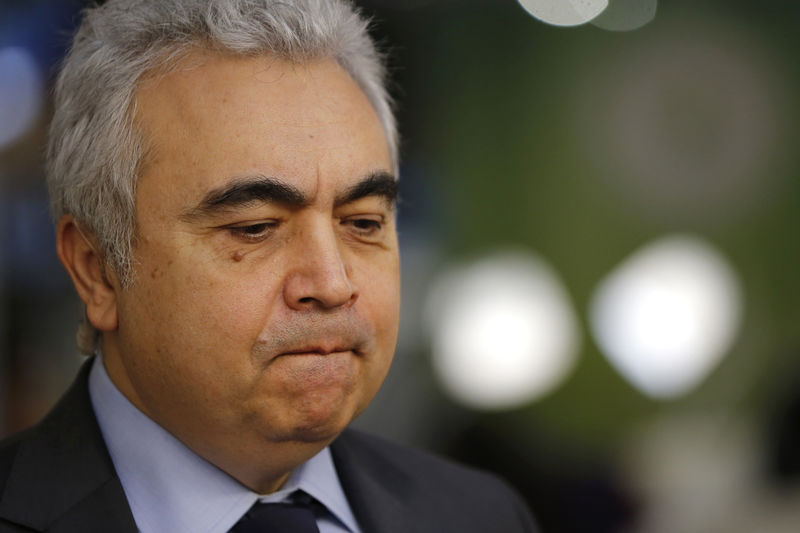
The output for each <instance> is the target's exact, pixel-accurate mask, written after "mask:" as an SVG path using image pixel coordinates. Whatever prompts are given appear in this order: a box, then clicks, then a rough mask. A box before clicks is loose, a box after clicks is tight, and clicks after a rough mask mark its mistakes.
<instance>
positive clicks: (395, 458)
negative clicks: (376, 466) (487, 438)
mask: <svg viewBox="0 0 800 533" xmlns="http://www.w3.org/2000/svg"><path fill="white" fill-rule="evenodd" d="M343 438H345V439H346V440H347V445H348V446H351V447H352V448H353V449H354V450H357V451H358V454H359V456H360V457H361V458H362V459H363V460H372V461H379V462H381V463H384V465H383V466H384V467H385V468H387V467H394V468H397V469H399V470H403V471H405V472H406V473H408V474H417V473H419V474H424V475H425V477H426V478H428V479H429V481H432V482H438V483H443V484H457V485H462V484H464V483H466V484H467V485H468V486H469V485H471V484H479V485H482V484H484V483H488V484H490V485H495V484H500V485H503V486H506V483H505V481H503V480H501V479H500V478H499V477H498V476H496V475H494V474H491V473H489V472H486V471H483V470H480V469H477V468H473V467H470V466H466V465H462V464H460V463H457V462H455V461H453V460H451V459H448V458H445V457H441V456H439V455H436V454H434V453H431V452H429V451H426V450H422V449H419V448H414V447H411V446H406V445H403V444H399V443H396V442H392V441H389V440H386V439H384V438H382V437H378V436H376V435H371V434H369V433H364V432H362V431H358V430H349V431H348V432H346V433H345V434H344V435H343Z"/></svg>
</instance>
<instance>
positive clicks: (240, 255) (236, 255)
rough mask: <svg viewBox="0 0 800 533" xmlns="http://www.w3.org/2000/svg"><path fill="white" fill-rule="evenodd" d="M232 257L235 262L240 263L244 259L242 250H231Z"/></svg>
mask: <svg viewBox="0 0 800 533" xmlns="http://www.w3.org/2000/svg"><path fill="white" fill-rule="evenodd" d="M232 259H233V260H234V261H236V262H237V263H240V262H241V261H242V259H244V252H243V251H241V250H236V251H235V252H233V256H232Z"/></svg>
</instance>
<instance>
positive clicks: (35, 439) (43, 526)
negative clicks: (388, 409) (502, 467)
mask: <svg viewBox="0 0 800 533" xmlns="http://www.w3.org/2000/svg"><path fill="white" fill-rule="evenodd" d="M89 366H90V365H89V364H86V365H84V367H83V369H82V370H81V372H80V374H79V375H78V378H77V379H76V381H75V383H74V384H73V385H72V387H71V388H70V390H69V391H67V393H66V394H65V395H64V397H63V398H62V399H61V401H60V402H59V403H58V404H57V405H56V407H55V408H54V409H53V410H52V411H51V412H50V414H48V415H47V416H46V417H45V419H44V420H43V421H42V422H41V423H40V424H39V425H37V426H36V427H34V428H32V429H30V430H27V431H25V432H22V433H20V434H17V435H15V436H13V437H11V438H10V439H7V440H5V441H3V442H2V443H0V533H10V532H15V533H17V532H24V531H49V532H53V533H94V532H98V533H99V532H110V533H128V532H131V533H135V532H136V524H135V523H134V520H133V515H132V514H131V511H130V508H129V507H128V502H127V500H126V499H125V493H124V492H123V490H122V485H121V483H120V480H119V478H118V477H117V474H116V472H115V470H114V465H113V463H112V461H111V457H110V456H109V454H108V450H107V449H106V446H105V443H104V441H103V438H102V435H101V433H100V428H99V426H98V424H97V421H96V419H95V417H94V411H93V409H92V405H91V400H90V399H89V391H88V374H89ZM331 452H332V455H333V459H334V463H335V465H336V470H337V472H338V474H339V477H340V480H341V483H342V486H343V487H344V490H345V493H346V495H347V498H348V501H349V502H350V505H351V507H352V509H353V512H354V513H355V515H356V519H357V520H358V523H359V524H360V525H361V528H362V530H363V531H364V533H415V532H419V533H422V532H431V533H433V532H436V533H449V532H454V533H455V532H458V533H469V532H475V533H479V532H481V533H482V532H502V533H516V532H532V531H535V528H534V526H533V522H532V519H531V518H530V515H529V514H528V511H527V510H526V508H525V507H524V505H522V503H521V502H520V500H519V498H518V497H517V496H516V495H515V494H514V493H513V491H511V490H510V489H509V488H508V487H507V486H506V485H505V484H504V483H503V482H501V481H499V480H498V479H497V478H495V477H493V476H491V475H488V474H485V473H482V472H478V471H474V470H469V469H466V468H464V467H461V466H457V465H455V464H453V463H450V462H447V461H445V460H442V459H438V458H435V457H433V456H431V455H428V454H426V453H423V452H420V451H415V450H412V449H409V448H405V447H402V446H398V445H395V444H392V443H389V442H386V441H383V440H381V439H378V438H375V437H372V436H368V435H366V434H364V433H361V432H357V431H354V430H346V431H345V432H344V433H343V434H342V435H341V436H340V437H339V438H338V439H337V440H336V441H335V442H334V443H333V444H332V445H331Z"/></svg>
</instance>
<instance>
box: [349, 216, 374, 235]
mask: <svg viewBox="0 0 800 533" xmlns="http://www.w3.org/2000/svg"><path fill="white" fill-rule="evenodd" d="M342 224H344V225H346V226H349V227H350V228H351V229H352V231H353V232H354V233H355V234H356V235H359V236H362V237H371V236H375V235H377V234H379V233H380V232H381V230H382V229H383V218H382V217H377V216H376V217H354V218H347V219H344V220H342Z"/></svg>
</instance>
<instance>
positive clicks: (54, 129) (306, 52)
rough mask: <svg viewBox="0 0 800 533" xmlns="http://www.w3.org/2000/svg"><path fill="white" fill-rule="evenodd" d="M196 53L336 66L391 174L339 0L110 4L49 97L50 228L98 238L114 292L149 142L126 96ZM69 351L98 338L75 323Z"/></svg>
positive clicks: (351, 23)
mask: <svg viewBox="0 0 800 533" xmlns="http://www.w3.org/2000/svg"><path fill="white" fill-rule="evenodd" d="M197 47H202V48H205V49H210V50H214V51H219V52H220V53H226V54H235V55H245V56H253V55H261V54H272V55H275V56H277V57H279V58H282V59H285V60H289V61H292V62H297V63H303V62H307V61H310V60H314V59H321V58H333V59H335V60H336V61H337V62H338V63H339V64H340V65H341V66H342V68H344V69H345V70H346V71H347V72H348V73H349V74H350V76H352V78H353V79H354V80H355V82H356V83H357V84H358V85H359V86H360V88H361V90H362V91H364V94H365V95H366V96H367V98H368V99H369V101H370V103H371V104H372V106H373V108H374V109H375V111H376V113H377V115H378V118H379V119H380V121H381V123H382V125H383V129H384V131H385V133H386V138H387V141H388V144H389V148H390V151H391V155H392V162H393V165H394V171H395V173H397V167H398V146H397V145H398V139H397V131H396V124H395V118H394V115H393V113H392V105H391V100H390V98H389V95H388V93H387V90H386V87H385V83H386V73H385V68H384V64H383V58H382V56H381V54H380V53H379V52H378V50H377V49H376V46H375V44H374V43H373V41H372V39H371V38H370V36H369V34H368V21H367V20H366V19H365V18H364V17H363V16H361V14H360V13H359V12H358V10H357V9H356V8H354V7H353V6H352V5H351V4H350V3H349V1H348V0H285V1H280V0H109V1H108V2H107V3H105V4H104V5H102V6H96V7H91V8H88V9H86V10H85V12H84V18H83V22H82V23H81V26H80V28H79V29H78V31H77V33H76V35H75V39H74V41H73V44H72V48H71V50H70V52H69V54H68V55H67V57H66V59H65V60H64V63H63V66H62V69H61V72H60V74H59V76H58V79H57V81H56V87H55V113H54V116H53V121H52V124H51V127H50V140H49V144H48V148H47V182H48V187H49V190H50V200H51V209H52V213H53V216H54V218H55V220H56V221H57V220H58V219H60V218H61V216H63V215H65V214H70V215H72V216H73V217H74V219H75V220H76V222H77V223H78V224H79V225H81V226H83V227H84V228H86V229H88V230H89V231H90V232H91V235H92V236H93V237H94V239H95V243H94V244H95V245H96V246H97V247H98V248H99V250H98V252H99V253H102V254H103V260H104V262H105V264H106V265H107V266H108V267H110V268H111V269H113V271H114V272H115V273H116V274H117V277H118V279H119V280H120V283H121V284H122V286H123V287H126V286H130V284H131V283H133V281H134V280H133V266H134V261H135V260H134V257H133V250H134V245H135V236H136V203H135V198H136V183H137V177H138V174H139V170H140V167H141V165H142V163H143V159H144V157H145V155H146V147H147V144H146V140H145V139H144V138H143V136H142V135H141V132H139V131H138V130H137V128H136V127H135V124H134V118H135V113H136V100H135V93H136V89H137V86H138V84H139V82H140V81H141V80H142V79H143V78H144V77H146V76H149V75H152V74H155V73H158V72H162V71H165V69H168V68H169V67H171V66H173V65H174V64H175V63H177V62H178V61H179V60H180V59H181V58H182V57H183V56H184V55H186V53H188V52H189V51H190V50H192V49H194V48H197ZM81 328H82V329H81V330H79V332H78V344H79V348H80V349H81V351H83V352H84V353H92V352H93V351H94V350H95V349H96V348H97V347H98V343H99V340H100V336H99V332H97V331H95V330H94V328H93V327H92V326H91V325H90V324H89V323H88V320H84V324H82V326H81Z"/></svg>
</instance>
